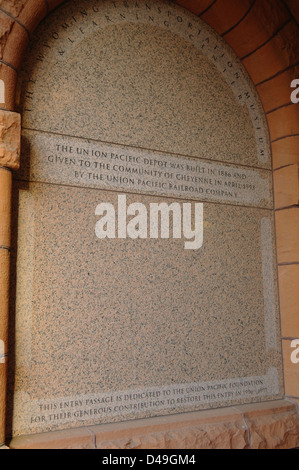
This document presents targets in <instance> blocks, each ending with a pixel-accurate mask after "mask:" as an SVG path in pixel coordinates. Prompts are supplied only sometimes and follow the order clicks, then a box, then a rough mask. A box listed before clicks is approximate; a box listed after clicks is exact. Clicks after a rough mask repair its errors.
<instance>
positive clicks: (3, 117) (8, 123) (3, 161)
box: [0, 111, 21, 170]
mask: <svg viewBox="0 0 299 470" xmlns="http://www.w3.org/2000/svg"><path fill="white" fill-rule="evenodd" d="M20 132H21V116H20V114H18V113H11V112H6V111H0V165H1V166H5V167H7V168H11V169H13V170H16V169H17V168H19V164H20Z"/></svg>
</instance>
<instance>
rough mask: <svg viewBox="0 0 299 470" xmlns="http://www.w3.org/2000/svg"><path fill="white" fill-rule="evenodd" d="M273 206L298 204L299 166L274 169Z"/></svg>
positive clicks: (277, 207)
mask: <svg viewBox="0 0 299 470" xmlns="http://www.w3.org/2000/svg"><path fill="white" fill-rule="evenodd" d="M274 195H275V208H276V209H279V208H282V207H289V206H293V205H299V166H298V165H289V166H286V167H284V168H280V169H279V170H276V171H274Z"/></svg>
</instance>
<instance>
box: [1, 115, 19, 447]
mask: <svg viewBox="0 0 299 470" xmlns="http://www.w3.org/2000/svg"><path fill="white" fill-rule="evenodd" d="M20 136H21V116H20V114H18V113H13V112H10V111H3V110H1V111H0V446H1V445H3V444H4V441H5V408H6V383H7V354H8V351H7V342H8V311H9V265H10V256H9V254H10V225H11V224H10V221H11V188H12V170H15V169H17V168H18V167H19V161H20Z"/></svg>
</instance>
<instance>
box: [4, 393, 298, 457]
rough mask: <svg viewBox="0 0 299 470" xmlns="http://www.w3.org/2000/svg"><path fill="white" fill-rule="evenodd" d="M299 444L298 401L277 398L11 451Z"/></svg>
mask: <svg viewBox="0 0 299 470" xmlns="http://www.w3.org/2000/svg"><path fill="white" fill-rule="evenodd" d="M297 446H299V414H298V411H297V408H296V405H295V404H294V403H291V402H290V401H288V400H276V401H269V402H264V403H255V404H249V405H241V406H237V407H227V408H221V409H217V410H208V411H198V412H194V413H183V414H180V415H174V416H169V417H157V418H148V419H142V420H136V421H127V422H122V423H113V424H103V425H96V426H88V427H81V428H75V429H69V430H62V431H52V432H47V433H40V434H33V435H27V436H18V437H15V438H13V439H12V441H11V442H10V448H12V449H177V448H180V449H273V448H275V449H288V448H294V447H297Z"/></svg>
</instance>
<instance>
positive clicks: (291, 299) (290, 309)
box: [278, 264, 299, 396]
mask: <svg viewBox="0 0 299 470" xmlns="http://www.w3.org/2000/svg"><path fill="white" fill-rule="evenodd" d="M278 278H279V296H280V313H281V327H282V336H284V337H288V338H299V289H298V285H299V265H298V264H293V265H285V266H279V267H278ZM298 367H299V365H298ZM298 396H299V395H298Z"/></svg>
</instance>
